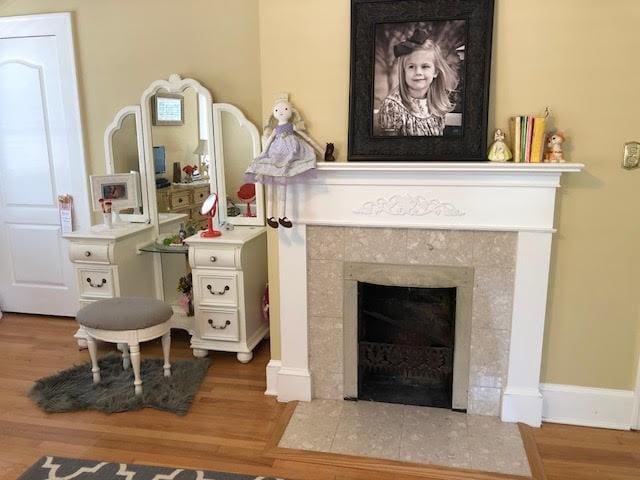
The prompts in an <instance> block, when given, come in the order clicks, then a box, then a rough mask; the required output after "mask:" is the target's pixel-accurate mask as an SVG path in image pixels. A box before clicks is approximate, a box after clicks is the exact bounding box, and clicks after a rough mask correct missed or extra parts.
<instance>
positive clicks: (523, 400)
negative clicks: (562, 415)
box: [500, 387, 542, 427]
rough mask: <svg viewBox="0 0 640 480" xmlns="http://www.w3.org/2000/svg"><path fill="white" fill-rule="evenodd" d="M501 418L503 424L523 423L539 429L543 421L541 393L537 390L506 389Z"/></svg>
mask: <svg viewBox="0 0 640 480" xmlns="http://www.w3.org/2000/svg"><path fill="white" fill-rule="evenodd" d="M500 418H501V419H502V421H503V422H522V423H526V424H527V425H529V426H531V427H539V426H540V424H541V421H542V395H540V391H539V390H538V389H537V388H514V387H507V388H505V390H504V393H503V394H502V412H501V414H500Z"/></svg>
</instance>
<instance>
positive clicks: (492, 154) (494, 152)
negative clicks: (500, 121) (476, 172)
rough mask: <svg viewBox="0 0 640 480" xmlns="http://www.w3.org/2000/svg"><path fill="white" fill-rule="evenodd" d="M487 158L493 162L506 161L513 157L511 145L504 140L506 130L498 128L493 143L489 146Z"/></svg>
mask: <svg viewBox="0 0 640 480" xmlns="http://www.w3.org/2000/svg"><path fill="white" fill-rule="evenodd" d="M487 158H488V159H489V160H491V161H492V162H506V161H508V160H511V159H512V158H513V155H512V154H511V150H510V149H509V146H508V145H507V144H506V143H505V141H504V132H503V131H502V130H500V129H497V130H496V133H495V134H494V135H493V143H492V144H491V146H490V147H489V151H488V152H487Z"/></svg>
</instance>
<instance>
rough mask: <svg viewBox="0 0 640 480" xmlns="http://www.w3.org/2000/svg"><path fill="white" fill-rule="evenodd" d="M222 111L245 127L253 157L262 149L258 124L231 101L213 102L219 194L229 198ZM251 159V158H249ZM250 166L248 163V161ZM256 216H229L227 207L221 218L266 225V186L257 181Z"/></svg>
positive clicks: (222, 210) (224, 220)
mask: <svg viewBox="0 0 640 480" xmlns="http://www.w3.org/2000/svg"><path fill="white" fill-rule="evenodd" d="M222 112H227V113H228V114H230V115H231V116H232V117H233V118H235V119H236V121H237V122H238V124H239V125H240V127H241V128H243V129H244V130H245V131H246V132H247V134H248V135H249V137H250V138H251V146H252V158H255V157H257V156H258V155H260V152H261V150H262V148H261V145H260V134H259V133H258V129H257V128H256V126H255V125H254V124H253V123H251V122H250V121H249V120H247V117H245V116H244V113H242V112H241V111H240V110H239V109H238V108H237V107H235V106H233V105H231V104H229V103H214V104H213V127H214V128H213V135H214V141H213V143H214V149H215V152H216V159H217V160H218V161H217V162H216V175H217V178H219V179H221V181H220V182H218V196H219V197H220V198H227V186H226V181H225V179H226V178H227V177H225V175H224V140H223V135H222V129H223V127H222ZM248 160H249V159H248ZM247 166H248V163H247ZM255 185H256V212H255V213H256V216H255V217H243V216H238V217H227V212H226V208H222V209H220V213H219V215H220V219H221V221H222V222H227V223H230V224H232V225H260V226H262V225H264V188H263V187H262V184H261V183H256V184H255Z"/></svg>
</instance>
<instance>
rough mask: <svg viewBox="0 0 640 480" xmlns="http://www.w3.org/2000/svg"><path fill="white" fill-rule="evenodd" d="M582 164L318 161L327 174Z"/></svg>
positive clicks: (547, 168) (574, 166) (574, 168)
mask: <svg viewBox="0 0 640 480" xmlns="http://www.w3.org/2000/svg"><path fill="white" fill-rule="evenodd" d="M583 168H584V164H582V163H514V162H422V163H421V162H318V169H319V170H326V171H331V170H333V171H341V172H344V171H366V172H372V171H383V172H399V171H404V172H435V171H440V172H442V171H445V172H527V173H532V172H555V173H562V172H580V171H582V169H583Z"/></svg>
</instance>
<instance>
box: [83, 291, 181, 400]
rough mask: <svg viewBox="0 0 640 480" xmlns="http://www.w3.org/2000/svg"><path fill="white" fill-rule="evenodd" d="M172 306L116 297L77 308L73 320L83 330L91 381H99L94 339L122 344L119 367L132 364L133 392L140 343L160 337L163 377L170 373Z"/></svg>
mask: <svg viewBox="0 0 640 480" xmlns="http://www.w3.org/2000/svg"><path fill="white" fill-rule="evenodd" d="M172 315H173V310H172V308H171V307H170V306H169V305H167V304H166V303H164V302H162V301H160V300H155V299H152V298H138V297H116V298H109V299H106V300H98V301H96V302H94V303H91V304H89V305H87V306H85V307H83V308H81V309H80V310H79V311H78V313H77V315H76V320H77V321H78V323H79V324H80V325H82V326H83V327H84V328H85V330H86V331H87V346H88V348H89V355H90V356H91V367H92V368H91V372H92V373H93V383H100V368H99V367H98V351H97V347H96V340H102V341H105V342H111V343H118V344H119V346H121V347H122V366H123V368H124V369H125V370H126V369H127V368H129V357H130V358H131V364H132V365H133V375H134V382H133V384H134V388H135V394H136V395H141V394H142V380H141V378H140V345H139V343H140V342H146V341H148V340H153V339H154V338H158V337H162V353H163V356H164V365H163V368H164V376H165V377H169V376H171V364H170V363H169V349H170V346H171V325H170V320H171V316H172Z"/></svg>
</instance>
